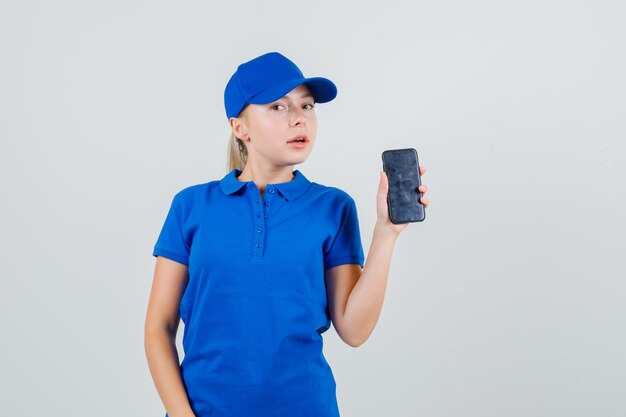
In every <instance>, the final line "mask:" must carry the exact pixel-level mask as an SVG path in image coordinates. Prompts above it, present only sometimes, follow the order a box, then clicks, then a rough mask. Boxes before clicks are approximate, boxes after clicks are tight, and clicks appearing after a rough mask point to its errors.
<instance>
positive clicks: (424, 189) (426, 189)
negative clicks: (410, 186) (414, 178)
mask: <svg viewBox="0 0 626 417" xmlns="http://www.w3.org/2000/svg"><path fill="white" fill-rule="evenodd" d="M417 189H418V190H419V191H421V192H423V193H425V192H426V191H428V187H427V186H426V185H425V184H422V185H420V186H419V187H417Z"/></svg>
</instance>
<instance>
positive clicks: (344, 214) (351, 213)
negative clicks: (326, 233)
mask: <svg viewBox="0 0 626 417" xmlns="http://www.w3.org/2000/svg"><path fill="white" fill-rule="evenodd" d="M340 213H341V223H340V225H339V229H338V230H337V234H336V235H335V238H334V240H333V242H332V243H331V245H330V246H329V248H328V250H327V251H325V252H324V270H326V269H329V268H332V267H334V266H337V265H342V264H359V265H360V266H361V268H363V265H364V261H365V256H364V255H363V245H362V243H361V232H360V229H359V217H358V214H357V210H356V204H355V202H354V199H353V198H352V197H349V196H348V199H347V201H346V204H344V205H343V209H342V210H341V211H340Z"/></svg>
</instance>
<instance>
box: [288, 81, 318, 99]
mask: <svg viewBox="0 0 626 417" xmlns="http://www.w3.org/2000/svg"><path fill="white" fill-rule="evenodd" d="M305 97H313V94H311V90H310V89H309V87H308V86H307V85H306V84H300V85H299V86H297V87H296V88H294V89H293V90H291V91H290V92H288V93H287V94H285V96H283V97H282V98H283V99H295V98H305Z"/></svg>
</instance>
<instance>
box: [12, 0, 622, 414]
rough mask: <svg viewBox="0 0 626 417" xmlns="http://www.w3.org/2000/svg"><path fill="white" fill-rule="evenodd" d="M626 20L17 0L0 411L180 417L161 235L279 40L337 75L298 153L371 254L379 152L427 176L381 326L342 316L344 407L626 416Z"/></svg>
mask: <svg viewBox="0 0 626 417" xmlns="http://www.w3.org/2000/svg"><path fill="white" fill-rule="evenodd" d="M624 16H626V6H625V3H624V2H622V1H604V0H601V1H594V2H591V1H586V2H583V1H564V0H562V1H556V0H544V1H487V0H477V1H473V2H462V1H456V2H452V1H445V0H444V1H437V2H432V1H431V2H425V1H405V2H398V1H396V2H394V1H386V2H376V3H374V2H363V1H343V2H341V1H327V0H322V1H315V2H292V1H267V0H256V1H240V2H222V3H219V4H217V3H215V2H201V1H195V2H191V1H179V2H164V1H141V2H140V1H135V2H128V1H125V2H122V1H107V2H105V1H99V2H95V1H39V2H34V1H16V0H1V1H0V59H1V65H0V145H1V147H0V187H1V188H0V192H1V196H2V200H1V201H2V204H1V205H0V215H1V216H0V245H1V247H0V249H1V250H0V263H1V268H2V269H1V271H0V274H1V276H0V316H1V317H2V320H0V334H1V335H2V336H1V337H2V343H0V369H1V370H2V371H1V372H0V392H2V395H1V397H2V398H1V400H0V415H3V416H4V415H6V416H36V415H46V416H90V417H96V416H163V415H164V414H165V410H164V408H163V405H162V403H161V402H160V399H159V397H158V395H157V391H156V389H155V387H154V384H153V381H152V379H151V376H150V373H149V369H148V366H147V361H146V358H145V352H144V345H143V336H144V334H143V325H144V320H145V312H146V308H147V301H148V296H149V290H150V286H151V281H152V274H153V272H154V263H155V259H154V258H153V257H152V256H151V253H152V249H153V245H154V243H155V241H156V238H157V236H158V232H159V230H160V228H161V226H162V223H163V221H164V219H165V215H166V213H167V209H168V207H169V203H170V201H171V198H172V197H173V195H174V193H175V192H176V191H178V190H180V189H181V188H183V187H185V186H187V185H192V184H197V183H202V182H207V181H210V180H215V179H219V178H221V177H222V176H223V175H224V174H225V173H226V172H227V171H226V165H225V163H226V149H227V148H226V145H227V140H228V134H229V127H228V124H227V121H226V116H225V113H224V108H223V91H224V87H225V85H226V82H227V81H228V79H229V77H230V76H231V74H232V73H233V72H234V71H235V69H236V67H237V65H238V64H240V63H241V62H244V61H247V60H249V59H251V58H253V57H255V56H258V55H260V54H263V53H265V52H269V51H279V52H281V53H283V54H285V55H286V56H287V57H289V58H290V59H292V60H293V61H294V62H296V63H297V64H298V66H299V67H300V68H301V69H302V71H303V72H304V74H305V76H324V77H328V78H330V79H331V80H333V81H334V82H335V83H336V84H337V86H338V91H339V92H338V96H337V98H336V99H335V100H334V101H332V102H330V103H325V104H319V105H318V106H317V113H318V118H319V131H318V136H317V142H316V144H315V148H314V150H313V152H312V154H311V155H310V157H309V159H308V160H307V161H306V162H305V163H304V164H302V165H298V166H296V167H295V168H297V169H300V170H301V171H302V172H303V173H305V175H306V176H307V177H308V178H309V179H311V180H312V181H315V182H318V183H321V184H326V185H332V186H336V187H339V188H342V189H343V190H345V191H347V192H348V193H349V194H350V195H351V196H353V197H354V199H355V201H356V202H357V208H358V210H359V211H358V213H359V219H360V225H361V232H362V237H363V244H364V249H365V254H366V256H367V252H368V250H369V246H370V242H371V237H372V231H373V226H374V222H375V218H376V211H375V210H376V206H375V196H376V189H377V187H378V175H379V171H380V170H381V169H382V160H381V153H382V152H383V151H384V150H386V149H397V148H405V147H414V148H415V149H417V151H418V153H419V158H420V163H421V164H422V165H424V166H426V168H427V169H428V172H427V173H426V175H425V176H424V177H423V178H422V180H423V182H424V183H425V184H426V185H427V186H428V187H429V192H428V193H427V195H428V197H429V198H430V199H431V205H430V207H429V208H428V209H427V214H426V220H425V221H424V222H422V223H414V224H411V225H409V227H407V229H405V230H404V231H403V232H402V235H401V236H400V237H399V239H398V241H397V242H396V249H395V252H394V255H393V259H392V265H391V271H390V275H389V283H388V287H387V295H386V299H385V304H384V307H383V311H382V314H381V317H380V320H379V322H378V324H377V327H376V329H375V330H374V333H373V334H372V336H371V337H370V339H369V340H368V341H367V342H366V343H365V344H364V345H362V346H361V347H359V348H356V349H354V348H351V347H350V346H348V345H346V344H344V343H343V342H342V341H341V340H340V339H339V337H338V336H337V334H336V333H335V330H334V329H333V328H331V329H330V330H329V331H328V332H326V333H325V334H324V336H325V348H324V349H325V355H326V358H327V359H328V361H329V363H330V365H331V367H332V369H333V372H334V375H335V378H336V380H337V396H338V401H339V406H340V410H341V413H342V417H357V416H358V417H366V416H399V417H403V416H407V417H410V416H420V417H452V416H463V417H474V416H475V417H490V416H494V417H496V416H498V417H500V416H508V417H518V416H519V417H526V416H534V417H538V416H550V417H552V416H568V417H575V416H592V415H593V416H617V415H626V403H625V402H624V393H625V392H626V361H625V355H624V352H626V332H625V331H624V329H625V326H626V307H625V298H626V284H625V283H624V278H625V277H626V266H625V265H626V264H625V262H624V250H625V248H626V245H625V244H624V243H625V242H624V236H625V233H626V230H625V229H626V227H625V223H626V222H625V221H624V213H625V207H624V205H625V204H624V203H625V201H626V199H625V197H626V191H625V185H626V184H625V182H626V181H625V179H626V175H625V174H626V173H625V167H626V161H625V152H624V151H625V148H626V146H625V145H624V143H625V140H626V128H625V125H624V116H625V115H626V81H625V77H624V74H626V58H625V57H626V55H625V53H624V51H625V50H626V29H625V27H626V26H625V20H624ZM180 332H182V325H181V328H180V329H179V336H180ZM178 342H179V346H180V339H179V341H178ZM180 353H181V354H182V351H181V352H180Z"/></svg>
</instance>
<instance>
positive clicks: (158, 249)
mask: <svg viewBox="0 0 626 417" xmlns="http://www.w3.org/2000/svg"><path fill="white" fill-rule="evenodd" d="M181 203H182V201H181V197H180V194H176V195H175V196H174V198H173V199H172V203H171V205H170V209H169V212H168V213H167V217H166V218H165V223H164V224H163V227H162V228H161V233H160V234H159V237H158V239H157V242H156V244H155V245H154V250H153V252H152V256H155V257H156V256H163V257H165V258H168V259H171V260H173V261H176V262H178V263H181V264H183V265H187V266H189V246H188V245H187V243H186V241H185V237H184V233H183V207H182V204H181Z"/></svg>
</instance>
